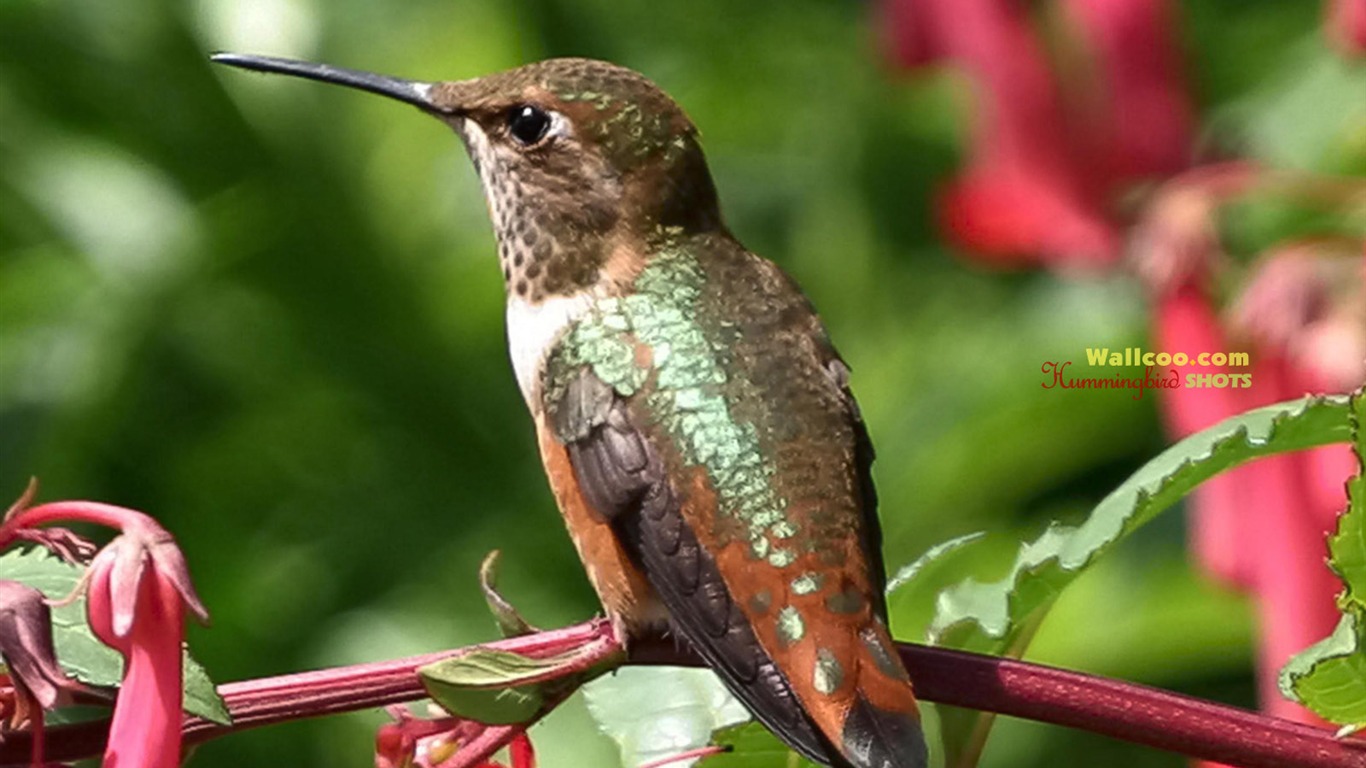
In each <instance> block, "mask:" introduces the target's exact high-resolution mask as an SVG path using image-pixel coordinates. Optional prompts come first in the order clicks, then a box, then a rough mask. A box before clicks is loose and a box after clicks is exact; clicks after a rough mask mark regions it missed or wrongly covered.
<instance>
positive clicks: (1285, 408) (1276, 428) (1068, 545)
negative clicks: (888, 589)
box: [931, 396, 1351, 766]
mask: <svg viewBox="0 0 1366 768" xmlns="http://www.w3.org/2000/svg"><path fill="white" fill-rule="evenodd" d="M1348 414H1349V400H1348V398H1346V397H1341V396H1336V397H1309V398H1304V399H1301V400H1295V401H1292V402H1288V403H1280V404H1277V405H1273V406H1268V407H1266V408H1259V409H1257V410H1254V411H1249V412H1248V413H1245V414H1242V415H1240V416H1237V417H1234V418H1232V419H1228V420H1226V421H1223V422H1220V423H1219V424H1217V425H1215V426H1213V427H1211V428H1209V429H1206V430H1204V431H1202V432H1199V433H1197V434H1194V435H1191V436H1190V437H1188V438H1186V439H1185V440H1182V441H1181V442H1179V443H1177V444H1176V445H1174V446H1172V447H1171V448H1169V449H1167V450H1166V451H1164V452H1163V453H1162V454H1161V455H1159V456H1158V457H1157V458H1155V459H1153V460H1152V461H1150V462H1148V463H1147V464H1146V465H1144V466H1143V468H1142V469H1140V470H1139V471H1138V472H1136V473H1135V474H1134V475H1133V476H1131V477H1130V478H1129V479H1128V480H1126V481H1125V482H1124V483H1123V484H1122V485H1120V486H1119V488H1117V489H1115V491H1114V492H1112V493H1111V494H1110V495H1109V496H1107V497H1106V498H1105V499H1104V500H1102V501H1101V503H1100V504H1099V505H1097V506H1096V507H1095V509H1093V510H1092V512H1091V514H1090V516H1089V517H1088V518H1087V520H1086V522H1085V523H1083V524H1081V525H1080V526H1077V527H1067V526H1061V525H1054V526H1051V527H1050V528H1049V529H1048V530H1047V531H1045V532H1044V534H1043V535H1042V536H1040V537H1039V538H1038V539H1037V540H1036V541H1033V542H1030V543H1026V544H1024V545H1023V546H1022V547H1021V548H1020V552H1019V554H1018V555H1017V557H1016V560H1015V565H1014V567H1013V568H1012V569H1011V572H1010V574H1009V575H1007V576H1006V577H1005V578H1004V579H1002V580H1000V581H997V582H992V583H988V584H982V583H978V582H976V581H973V580H968V581H965V582H963V583H961V584H959V585H957V586H955V587H952V588H950V589H948V590H945V591H944V592H943V593H941V595H940V598H939V604H938V607H937V612H936V616H935V620H934V622H933V625H932V627H931V638H932V641H933V642H935V643H937V644H940V645H945V646H950V647H955V648H963V649H966V650H972V651H976V652H979V653H987V654H994V655H1004V656H1019V655H1020V654H1022V653H1023V652H1024V649H1025V647H1026V646H1027V645H1028V643H1029V640H1030V639H1031V638H1032V636H1033V634H1034V631H1035V630H1036V629H1037V628H1038V626H1039V623H1040V622H1042V621H1043V618H1044V616H1045V615H1046V614H1047V612H1048V610H1049V608H1051V607H1052V605H1053V603H1054V601H1055V600H1056V599H1057V597H1058V595H1059V594H1060V593H1061V591H1062V590H1063V589H1064V588H1065V587H1066V586H1067V585H1068V584H1070V583H1071V582H1072V580H1073V579H1075V578H1076V577H1077V576H1078V575H1080V574H1081V572H1082V571H1083V570H1084V569H1085V568H1086V567H1087V566H1088V565H1090V564H1091V563H1092V562H1094V561H1095V559H1096V558H1098V557H1099V556H1101V555H1102V554H1104V553H1105V552H1107V551H1108V550H1109V549H1110V548H1111V547H1113V546H1114V545H1115V544H1116V543H1118V542H1119V541H1120V540H1121V539H1123V538H1124V537H1125V536H1127V535H1128V534H1130V533H1132V532H1133V531H1134V530H1136V529H1137V528H1139V527H1140V526H1142V525H1143V524H1144V523H1146V522H1148V521H1149V520H1151V519H1152V518H1153V517H1155V516H1156V515H1157V514H1158V513H1160V512H1162V511H1163V510H1165V509H1167V508H1168V507H1170V506H1172V505H1173V504H1175V503H1176V502H1177V501H1178V500H1180V499H1181V498H1182V497H1183V496H1185V495H1186V494H1187V493H1189V492H1190V491H1191V490H1192V489H1193V488H1195V487H1196V486H1197V485H1199V484H1200V483H1202V482H1204V481H1205V480H1208V479H1209V478H1211V477H1213V476H1215V475H1217V474H1219V473H1220V472H1223V471H1225V470H1227V469H1231V468H1232V467H1235V466H1238V465H1240V464H1243V463H1245V462H1248V461H1251V460H1253V459H1256V458H1260V457H1262V456H1270V455H1273V454H1277V453H1285V452H1288V451H1297V450H1303V449H1306V448H1313V447H1316V446H1320V445H1327V444H1330V443H1336V442H1344V441H1346V440H1349V439H1350V438H1351V434H1350V430H1349V426H1348V422H1349V418H1348ZM940 713H941V718H940V725H941V731H942V734H943V737H944V747H945V752H946V754H947V756H948V764H949V765H951V766H971V765H974V764H975V762H976V755H977V753H978V752H979V751H980V748H981V746H982V741H983V740H984V739H985V737H986V733H987V730H988V728H989V724H990V718H989V717H988V716H987V715H985V714H983V713H979V712H971V711H966V710H959V709H955V708H952V707H941V708H940Z"/></svg>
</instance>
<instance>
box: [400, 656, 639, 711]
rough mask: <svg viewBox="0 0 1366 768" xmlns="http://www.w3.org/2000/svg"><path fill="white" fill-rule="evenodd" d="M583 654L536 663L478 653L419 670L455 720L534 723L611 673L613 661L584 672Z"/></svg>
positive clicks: (610, 660)
mask: <svg viewBox="0 0 1366 768" xmlns="http://www.w3.org/2000/svg"><path fill="white" fill-rule="evenodd" d="M581 658H582V651H578V650H573V651H568V652H565V653H561V654H557V655H555V656H547V657H544V658H533V657H531V656H525V655H523V654H520V653H515V652H513V651H504V650H498V649H493V648H476V649H474V650H472V651H470V652H468V653H463V654H460V655H459V656H452V657H450V658H447V659H442V660H441V661H437V662H433V663H431V664H428V665H426V666H425V667H420V668H419V669H418V670H417V674H418V677H419V678H421V680H422V684H423V686H424V687H426V689H427V693H429V694H431V697H432V698H433V699H435V700H436V702H437V703H438V704H440V705H441V706H442V707H444V708H445V709H446V711H448V712H450V713H451V714H453V715H459V716H460V717H465V718H469V719H471V720H477V721H479V722H481V723H486V724H488V725H513V724H516V723H529V722H531V721H533V720H535V719H536V718H537V717H538V716H539V715H540V714H541V713H542V712H543V710H544V709H545V708H546V705H547V703H551V704H553V703H554V702H557V701H559V699H560V698H562V697H563V695H565V694H566V693H567V692H568V691H573V690H574V689H576V688H578V687H579V686H580V685H583V684H584V683H585V682H587V681H589V680H592V679H593V678H595V677H597V676H598V675H601V674H603V673H605V672H607V671H609V670H611V669H612V668H613V667H614V666H615V665H616V664H618V663H619V662H618V660H617V659H616V658H611V659H608V660H606V661H603V662H600V663H598V664H597V665H595V666H593V667H591V668H589V669H587V670H584V669H581V668H580V667H581V664H580V660H581Z"/></svg>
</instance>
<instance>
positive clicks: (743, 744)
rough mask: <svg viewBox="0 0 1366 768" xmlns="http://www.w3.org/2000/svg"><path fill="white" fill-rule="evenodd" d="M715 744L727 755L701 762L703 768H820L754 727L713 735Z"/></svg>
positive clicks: (728, 729)
mask: <svg viewBox="0 0 1366 768" xmlns="http://www.w3.org/2000/svg"><path fill="white" fill-rule="evenodd" d="M716 743H717V744H720V745H723V746H728V747H730V751H729V752H726V753H724V754H720V755H716V756H715V757H708V758H706V759H705V760H703V761H702V765H703V766H705V768H820V766H818V765H817V764H816V763H813V762H811V761H810V760H807V759H806V758H804V757H802V756H801V755H799V754H797V753H796V752H793V751H792V750H790V749H788V748H787V746H786V745H784V744H783V743H782V742H781V741H778V738H777V737H776V736H774V735H773V734H772V733H770V732H769V730H768V729H767V728H765V727H763V726H762V725H760V724H758V723H747V724H745V725H738V726H735V727H732V728H727V729H725V730H723V731H721V732H719V733H717V734H716Z"/></svg>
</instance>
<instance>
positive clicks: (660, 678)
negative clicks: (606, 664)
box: [583, 667, 749, 766]
mask: <svg viewBox="0 0 1366 768" xmlns="http://www.w3.org/2000/svg"><path fill="white" fill-rule="evenodd" d="M583 692H584V697H585V699H586V700H587V702H588V711H589V713H590V714H591V715H592V716H593V719H594V720H595V721H597V723H598V728H599V730H601V731H602V732H603V734H605V735H606V736H607V737H608V738H610V739H612V740H613V741H614V742H616V744H617V747H618V748H619V749H620V750H621V763H622V765H627V766H635V765H643V764H645V763H650V762H653V761H656V760H662V759H664V758H667V757H670V756H672V755H677V754H680V753H682V752H687V751H688V750H691V749H697V748H699V747H705V746H707V745H708V744H711V743H713V742H712V733H713V732H715V731H716V730H718V729H720V728H725V727H727V726H733V725H736V724H738V723H743V722H746V721H748V720H749V712H748V711H747V710H746V709H745V708H744V705H742V704H740V702H739V701H738V700H737V699H736V698H735V697H734V696H732V695H731V694H730V692H729V691H727V690H726V687H725V686H724V685H722V684H721V681H720V680H719V679H718V678H717V677H716V673H714V672H712V671H711V670H709V669H684V668H681V667H626V668H623V669H620V670H618V671H617V672H616V674H614V675H610V676H607V677H603V678H601V679H599V680H595V681H593V683H592V684H590V685H587V686H585V687H584V689H583ZM678 765H679V766H683V765H684V764H683V763H679V764H678Z"/></svg>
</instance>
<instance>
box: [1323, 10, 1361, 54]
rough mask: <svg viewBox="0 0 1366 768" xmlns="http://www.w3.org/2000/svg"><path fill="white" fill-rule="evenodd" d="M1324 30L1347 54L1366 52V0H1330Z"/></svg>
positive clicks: (1330, 40) (1325, 15) (1336, 45)
mask: <svg viewBox="0 0 1366 768" xmlns="http://www.w3.org/2000/svg"><path fill="white" fill-rule="evenodd" d="M1323 26H1324V32H1325V33H1326V34H1327V36H1328V40H1329V42H1331V43H1332V44H1333V46H1334V47H1336V48H1337V49H1338V50H1339V51H1341V52H1342V54H1343V55H1345V56H1352V57H1355V56H1360V55H1361V54H1362V53H1366V0H1328V3H1327V4H1326V5H1325V13H1324V25H1323Z"/></svg>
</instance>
